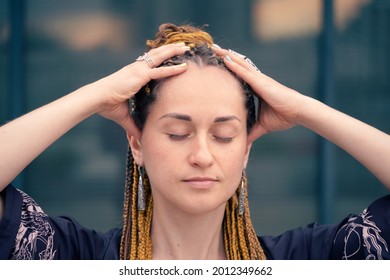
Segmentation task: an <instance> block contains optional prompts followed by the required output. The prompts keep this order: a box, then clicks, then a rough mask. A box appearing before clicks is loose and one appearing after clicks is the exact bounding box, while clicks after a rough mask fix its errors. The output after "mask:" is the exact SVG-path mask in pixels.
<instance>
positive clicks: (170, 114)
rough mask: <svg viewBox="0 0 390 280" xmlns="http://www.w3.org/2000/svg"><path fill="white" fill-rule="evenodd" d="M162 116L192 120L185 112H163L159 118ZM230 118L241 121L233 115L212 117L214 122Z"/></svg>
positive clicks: (225, 120) (229, 119)
mask: <svg viewBox="0 0 390 280" xmlns="http://www.w3.org/2000/svg"><path fill="white" fill-rule="evenodd" d="M164 118H172V119H177V120H181V121H187V122H191V121H192V118H191V116H189V115H185V114H180V113H168V114H165V115H164V116H162V117H161V118H160V120H161V119H164ZM232 120H237V121H239V122H241V120H240V119H239V118H237V117H236V116H233V115H232V116H223V117H217V118H215V119H214V122H215V123H219V122H227V121H232Z"/></svg>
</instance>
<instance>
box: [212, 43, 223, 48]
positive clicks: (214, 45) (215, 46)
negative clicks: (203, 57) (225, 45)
mask: <svg viewBox="0 0 390 280" xmlns="http://www.w3.org/2000/svg"><path fill="white" fill-rule="evenodd" d="M213 47H214V48H217V49H222V48H221V47H220V46H218V45H217V44H213Z"/></svg>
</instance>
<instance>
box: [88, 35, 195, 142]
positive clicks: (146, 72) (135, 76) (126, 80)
mask: <svg viewBox="0 0 390 280" xmlns="http://www.w3.org/2000/svg"><path fill="white" fill-rule="evenodd" d="M189 49H190V48H189V47H188V46H185V44H184V43H178V44H169V45H164V46H161V47H159V48H155V49H152V50H150V51H149V52H148V55H149V57H150V58H152V60H153V62H154V63H155V65H156V66H158V65H160V64H161V63H162V62H163V61H165V60H167V59H168V58H170V57H173V56H175V55H181V54H183V53H184V52H186V51H187V50H189ZM186 69H187V67H186V64H182V65H175V66H168V67H158V68H151V67H150V66H149V64H148V63H147V62H146V61H144V60H141V61H135V62H133V63H131V64H129V65H127V66H125V67H123V68H122V69H120V70H119V71H117V72H115V73H113V74H111V75H109V76H107V77H105V78H102V79H100V80H98V81H96V82H95V83H93V84H91V85H90V86H92V87H93V88H94V90H93V92H92V94H100V95H101V98H102V100H103V102H102V106H100V107H99V108H98V109H97V112H96V113H99V114H100V115H102V116H103V117H105V118H107V119H110V120H113V121H115V122H117V123H118V124H119V125H121V126H122V127H123V128H124V129H125V130H126V132H127V133H128V134H129V135H132V136H135V137H136V138H139V136H140V132H139V130H138V129H137V127H136V126H135V124H134V122H133V119H132V117H131V115H130V110H129V102H128V100H129V99H130V98H131V97H133V96H134V95H135V94H136V93H137V92H138V91H139V90H140V89H141V88H142V87H143V86H144V85H146V84H147V83H148V82H149V81H150V80H154V79H161V78H166V77H169V76H173V75H177V74H180V73H182V72H184V71H185V70H186Z"/></svg>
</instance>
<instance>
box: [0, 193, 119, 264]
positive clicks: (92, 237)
mask: <svg viewBox="0 0 390 280" xmlns="http://www.w3.org/2000/svg"><path fill="white" fill-rule="evenodd" d="M1 195H2V196H3V198H4V202H5V209H4V215H3V218H2V220H1V221H0V259H11V260H12V259H13V260H28V259H39V260H52V259H69V260H70V259H117V258H118V256H119V254H118V248H119V240H120V232H121V231H120V230H119V229H114V230H111V231H109V232H107V233H105V234H102V233H98V232H96V231H94V230H90V229H87V228H84V227H82V226H81V225H80V224H78V223H77V222H76V221H75V220H73V219H71V218H68V217H55V218H52V217H49V216H48V215H46V214H45V213H44V212H43V210H42V208H41V207H40V206H39V205H38V204H37V203H36V202H35V201H34V200H33V199H32V198H31V197H30V196H28V195H27V194H26V193H24V192H22V191H20V190H17V189H15V188H14V187H12V186H8V187H7V188H6V189H4V190H3V192H2V193H1Z"/></svg>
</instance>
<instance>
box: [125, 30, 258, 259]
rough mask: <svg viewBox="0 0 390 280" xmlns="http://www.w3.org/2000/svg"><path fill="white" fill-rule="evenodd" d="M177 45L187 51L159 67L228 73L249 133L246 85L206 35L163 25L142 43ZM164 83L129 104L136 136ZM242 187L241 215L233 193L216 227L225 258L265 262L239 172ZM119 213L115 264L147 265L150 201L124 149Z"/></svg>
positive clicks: (250, 96)
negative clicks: (140, 188) (181, 44)
mask: <svg viewBox="0 0 390 280" xmlns="http://www.w3.org/2000/svg"><path fill="white" fill-rule="evenodd" d="M179 42H184V43H185V44H186V45H188V46H190V47H191V48H190V50H189V51H187V52H186V53H185V54H183V55H178V56H174V57H172V58H170V59H168V60H166V61H164V62H163V63H162V64H161V66H160V67H164V66H170V65H177V64H181V63H183V62H187V63H188V62H192V63H195V64H197V65H199V66H215V67H219V68H221V69H224V70H226V71H228V72H230V73H231V75H233V76H234V77H235V78H236V79H237V81H238V82H239V84H240V85H241V88H242V91H243V96H244V98H243V99H244V103H245V107H246V110H247V124H246V126H247V133H249V132H250V131H251V129H252V127H253V126H254V124H255V122H256V109H255V102H254V92H253V90H252V89H251V87H250V86H249V85H247V84H246V83H245V82H244V81H243V80H242V79H241V78H240V77H238V76H237V75H236V74H235V73H233V72H232V71H230V70H229V69H228V68H227V67H226V66H225V64H224V62H223V58H221V57H219V56H217V55H216V54H215V53H214V52H213V51H212V49H211V48H210V47H211V46H212V44H213V39H212V37H211V36H210V35H209V34H208V33H207V32H205V31H204V30H203V29H202V28H198V27H194V26H191V25H182V26H176V25H174V24H170V23H167V24H162V25H160V27H159V31H158V32H157V33H156V35H155V38H154V40H147V42H146V44H147V46H149V48H157V47H159V46H162V45H165V44H171V43H179ZM168 79H169V78H166V79H160V80H152V81H150V82H149V83H148V84H147V85H145V86H144V87H142V88H141V89H140V91H139V92H138V93H137V94H136V95H135V97H134V98H133V100H132V103H133V104H132V116H133V118H134V121H135V124H136V125H137V126H138V128H139V129H140V130H142V129H143V127H144V124H145V122H146V119H147V116H148V114H149V111H150V107H151V105H152V104H154V102H155V101H156V99H157V93H158V88H159V87H160V85H161V84H162V83H164V82H165V81H166V80H168ZM141 178H142V179H141ZM140 180H143V182H140ZM139 183H143V185H144V192H145V194H144V196H145V202H146V209H145V210H138V209H137V199H138V191H137V189H138V184H139ZM242 183H243V185H244V190H245V191H244V193H245V196H244V207H245V210H244V214H242V215H239V213H238V197H239V192H240V188H239V187H238V188H237V190H236V192H235V193H234V194H233V196H232V197H231V198H230V199H229V201H227V203H226V209H225V216H224V220H223V224H222V227H223V239H224V246H225V253H226V256H227V258H228V259H231V260H239V259H245V260H250V259H266V256H265V254H264V251H263V248H262V247H261V245H260V242H259V240H258V238H257V235H256V232H255V230H254V227H253V224H252V221H251V218H250V212H249V204H248V195H247V193H248V191H247V178H246V175H245V172H243V177H242ZM123 208H124V209H123V220H124V225H123V231H122V238H121V243H120V258H121V259H131V260H136V259H141V260H142V259H152V241H151V224H152V218H153V217H152V216H153V197H152V192H151V187H150V184H149V180H148V178H147V175H146V174H144V176H141V177H140V174H139V170H138V166H137V164H136V163H135V161H134V159H133V156H132V152H131V149H130V147H129V149H128V154H127V164H126V183H125V192H124V207H123Z"/></svg>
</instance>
